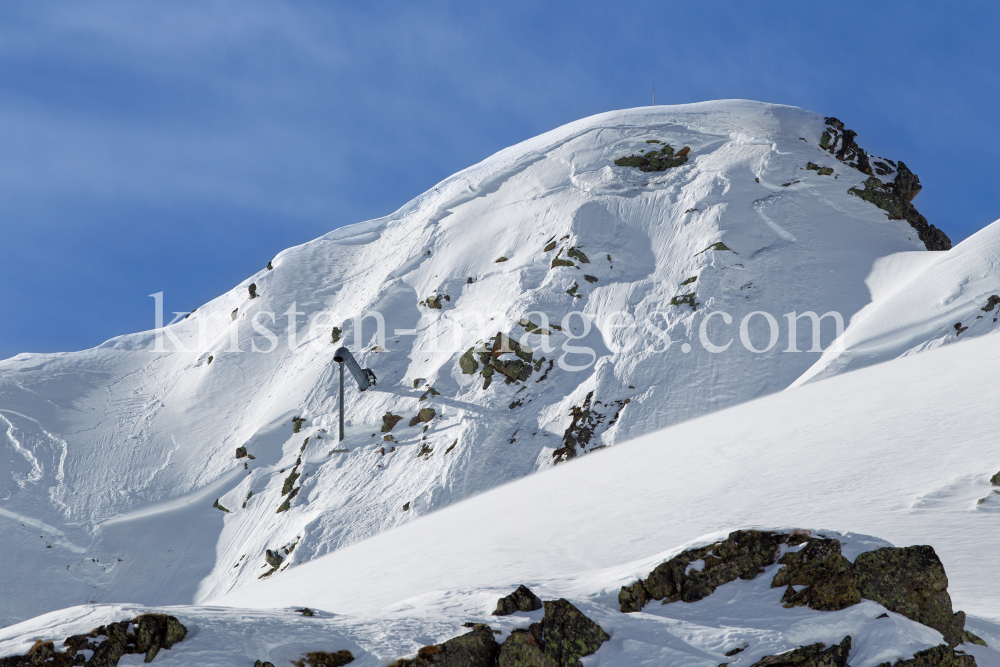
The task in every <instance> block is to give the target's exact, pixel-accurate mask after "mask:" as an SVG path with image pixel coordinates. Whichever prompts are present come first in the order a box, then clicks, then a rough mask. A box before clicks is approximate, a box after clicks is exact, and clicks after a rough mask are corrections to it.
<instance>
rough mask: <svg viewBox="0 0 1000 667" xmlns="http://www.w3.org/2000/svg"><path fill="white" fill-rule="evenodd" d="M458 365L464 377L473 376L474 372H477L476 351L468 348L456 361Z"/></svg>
mask: <svg viewBox="0 0 1000 667" xmlns="http://www.w3.org/2000/svg"><path fill="white" fill-rule="evenodd" d="M458 365H459V367H460V368H461V369H462V373H464V374H465V375H475V374H476V371H478V370H479V362H478V361H476V350H475V348H473V347H470V348H469V349H468V350H466V351H465V354H463V355H462V356H461V357H459V359H458Z"/></svg>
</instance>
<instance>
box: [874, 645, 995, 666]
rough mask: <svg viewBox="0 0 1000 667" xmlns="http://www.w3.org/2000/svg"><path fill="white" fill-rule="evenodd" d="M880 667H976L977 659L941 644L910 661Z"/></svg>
mask: <svg viewBox="0 0 1000 667" xmlns="http://www.w3.org/2000/svg"><path fill="white" fill-rule="evenodd" d="M878 667H976V659H975V658H973V657H972V656H971V655H966V654H964V653H957V652H956V651H955V649H953V648H951V647H950V646H945V645H944V644H940V645H938V646H935V647H933V648H929V649H926V650H924V651H917V652H916V653H914V654H913V657H912V658H910V659H909V660H897V661H896V662H895V663H888V662H883V663H882V664H880V665H878Z"/></svg>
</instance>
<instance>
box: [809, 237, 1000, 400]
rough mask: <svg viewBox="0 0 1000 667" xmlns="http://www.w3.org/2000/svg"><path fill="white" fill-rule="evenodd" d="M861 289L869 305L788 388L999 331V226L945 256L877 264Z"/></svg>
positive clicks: (920, 255)
mask: <svg viewBox="0 0 1000 667" xmlns="http://www.w3.org/2000/svg"><path fill="white" fill-rule="evenodd" d="M866 282H867V283H868V286H869V289H871V291H872V302H871V303H870V304H868V305H867V306H865V307H864V308H862V309H861V311H860V312H858V313H857V314H856V315H855V316H854V317H853V318H852V319H851V323H850V326H848V327H847V330H846V331H845V332H844V336H843V338H842V340H839V341H838V342H837V344H836V345H832V346H830V347H829V348H828V349H827V350H826V351H825V352H824V354H823V356H822V357H821V358H820V359H819V361H817V362H816V363H815V364H814V365H813V367H812V368H810V369H809V370H808V371H807V372H806V373H804V374H803V376H802V377H801V378H799V379H798V380H796V383H795V384H802V383H804V382H809V381H812V380H818V379H822V378H826V377H830V376H832V375H836V374H838V373H845V372H847V371H851V370H855V369H858V368H863V367H865V366H869V365H871V364H875V363H880V362H883V361H887V360H889V359H894V358H896V357H900V356H905V355H910V354H917V353H919V352H923V351H926V350H930V349H934V348H936V347H940V346H941V345H948V344H951V343H955V342H958V341H960V340H967V339H969V338H975V337H978V336H984V335H987V334H992V333H996V332H997V331H1000V322H998V318H1000V222H994V223H993V224H992V225H990V226H988V227H986V228H985V229H982V230H980V231H979V232H977V233H976V234H973V235H972V236H970V237H969V238H968V239H966V240H965V241H963V242H962V243H960V244H958V245H957V246H955V247H954V248H953V249H951V250H950V251H948V252H946V253H927V252H923V253H913V252H910V253H900V254H897V255H890V256H888V257H884V258H882V259H880V260H878V261H877V262H876V263H875V266H874V268H873V271H872V273H871V275H869V277H868V279H867V281H866ZM990 297H993V300H992V301H991V299H990Z"/></svg>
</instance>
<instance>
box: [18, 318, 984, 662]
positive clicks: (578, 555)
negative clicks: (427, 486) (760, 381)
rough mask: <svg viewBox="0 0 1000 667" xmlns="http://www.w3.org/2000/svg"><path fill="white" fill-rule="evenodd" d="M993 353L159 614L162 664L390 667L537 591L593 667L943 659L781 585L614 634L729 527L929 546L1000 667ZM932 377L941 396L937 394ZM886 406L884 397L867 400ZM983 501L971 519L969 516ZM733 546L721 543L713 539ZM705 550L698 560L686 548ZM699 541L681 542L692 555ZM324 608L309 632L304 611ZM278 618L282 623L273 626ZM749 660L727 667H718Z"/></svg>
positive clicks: (789, 405) (815, 391) (724, 596)
mask: <svg viewBox="0 0 1000 667" xmlns="http://www.w3.org/2000/svg"><path fill="white" fill-rule="evenodd" d="M998 362H1000V338H996V337H986V338H981V339H978V340H974V341H970V342H968V343H964V344H962V345H955V346H948V347H945V348H943V349H940V350H936V351H932V352H929V353H928V354H923V355H919V356H914V357H909V358H905V359H899V360H895V361H891V362H889V363H886V364H881V365H878V366H875V367H872V368H867V369H863V370H860V371H858V372H856V373H850V374H846V375H844V376H840V377H835V378H832V379H830V380H827V381H825V382H821V383H816V384H810V385H808V386H806V387H800V388H796V389H793V390H790V391H787V392H782V393H779V394H776V395H772V396H768V397H766V398H762V399H759V400H756V401H753V402H750V403H746V404H744V405H740V406H736V407H733V408H730V409H727V410H725V411H722V412H719V413H716V414H713V415H709V416H706V417H702V418H699V419H695V420H692V421H689V422H686V423H684V424H680V425H677V426H674V427H671V428H668V429H666V430H662V431H658V432H656V433H652V434H649V435H646V436H643V437H641V438H639V439H636V440H634V441H632V442H628V443H624V444H622V445H621V446H618V447H615V448H611V449H608V450H604V451H600V452H595V453H594V454H592V455H589V456H587V457H584V458H582V459H580V460H577V461H574V462H572V463H569V464H567V465H565V466H559V467H557V468H555V469H552V470H547V471H544V472H541V473H539V474H537V475H532V476H530V477H527V478H524V479H520V480H517V481H515V482H512V483H510V484H507V485H504V486H502V487H500V488H496V489H493V490H491V491H488V492H486V493H483V494H480V495H478V496H476V497H474V498H471V499H468V500H465V501H463V502H461V503H457V504H455V505H452V506H450V507H448V508H445V509H443V510H441V511H439V512H435V513H433V514H430V515H428V516H423V517H421V518H420V519H418V520H416V521H412V522H410V523H408V524H406V525H404V526H399V527H397V528H394V529H392V530H389V531H386V532H383V533H382V534H380V535H378V536H376V537H373V538H371V539H369V540H366V541H364V542H361V543H358V544H354V545H351V546H348V547H346V548H343V549H340V550H338V551H336V552H334V553H332V554H330V555H327V556H325V557H322V558H318V559H316V560H314V561H312V562H310V563H305V564H301V565H298V566H296V567H293V568H291V569H290V570H288V571H287V572H286V573H285V574H284V575H283V576H282V577H281V578H277V579H270V580H267V581H264V582H260V583H255V584H252V585H250V586H247V587H244V588H242V589H240V590H238V591H234V592H232V593H230V594H228V595H226V596H224V597H222V598H219V599H215V600H211V601H209V603H210V604H213V605H227V606H229V605H232V607H228V608H227V607H220V606H201V607H173V608H166V609H161V610H160V611H164V612H166V613H170V614H174V615H176V616H177V617H178V618H179V619H180V620H181V621H182V622H183V623H185V624H186V625H187V626H188V627H189V629H193V630H194V631H195V632H194V634H193V635H192V636H190V637H189V638H188V639H185V640H184V642H182V643H180V644H177V645H175V646H174V648H173V649H172V650H171V651H166V652H161V653H160V655H158V656H157V658H156V661H157V664H159V663H160V662H161V661H162V663H163V665H165V666H167V667H169V665H172V664H178V665H182V664H184V665H187V664H199V665H219V666H220V667H221V666H225V667H229V666H232V667H238V666H239V665H246V664H250V663H251V661H253V660H256V659H263V660H267V659H270V660H272V661H273V662H274V663H275V664H282V663H283V662H284V661H287V660H289V659H293V658H295V657H296V656H298V655H299V654H300V653H302V652H305V651H311V650H331V651H332V650H340V649H344V648H346V649H348V650H351V651H352V653H354V655H355V656H356V657H357V658H358V664H360V665H378V664H384V660H386V659H394V658H396V657H400V656H402V655H405V654H411V653H413V652H414V651H416V650H417V648H418V647H420V646H422V645H424V644H430V643H435V642H440V641H443V640H446V639H448V638H451V637H453V636H456V635H458V634H461V633H463V632H465V631H466V630H465V628H463V627H462V624H463V623H465V622H469V621H482V622H486V623H489V624H490V625H491V627H493V628H494V629H499V630H502V631H503V634H501V635H499V636H498V637H497V639H498V640H500V641H502V640H503V639H504V638H505V637H506V635H507V634H508V633H509V632H510V630H511V629H513V628H516V627H525V626H526V625H527V624H528V623H529V622H532V621H537V620H538V618H539V616H540V612H532V613H530V614H520V613H519V614H515V615H514V616H510V617H503V618H498V617H494V616H490V612H491V611H492V610H493V608H494V606H495V604H496V600H497V598H498V597H500V596H502V595H505V594H507V593H508V592H510V590H512V589H513V588H514V587H515V586H517V585H518V584H521V583H524V584H527V585H528V586H529V587H530V588H532V590H533V591H534V592H536V593H537V594H539V595H540V596H541V597H543V598H544V599H552V598H556V597H560V596H562V597H566V598H567V599H569V600H570V601H572V602H573V603H574V604H575V605H577V606H578V607H579V608H580V609H581V610H582V611H583V612H584V613H585V614H587V615H588V616H589V617H590V618H592V619H594V620H595V621H596V622H597V623H599V624H600V625H601V626H602V627H603V628H604V629H605V630H607V631H608V632H609V633H610V635H611V639H610V640H609V641H608V642H607V643H606V644H604V645H603V646H602V647H601V648H600V650H598V651H597V653H596V654H595V655H594V656H592V657H590V658H587V659H585V660H584V664H586V665H588V666H589V667H595V666H598V665H600V666H603V667H607V666H612V665H613V666H631V665H647V664H648V665H660V664H672V665H673V664H678V665H691V666H692V667H693V666H698V667H715V666H716V665H718V664H720V663H722V662H729V663H731V665H733V667H740V666H743V667H746V666H748V665H752V664H753V663H754V662H756V661H757V660H759V659H760V658H761V657H762V656H764V655H771V654H775V653H779V652H782V651H785V650H788V649H791V648H794V647H797V646H800V645H805V644H810V643H813V642H817V641H822V642H825V643H827V644H831V643H834V642H840V640H841V639H843V637H844V636H846V635H850V636H851V637H852V649H851V654H850V657H849V660H848V664H850V665H851V666H852V667H875V665H878V664H881V663H883V662H890V663H891V662H895V660H896V659H897V658H909V657H910V656H912V655H913V653H914V652H916V651H920V650H923V649H925V648H928V647H930V646H934V645H937V644H939V643H941V635H940V634H939V633H938V632H937V631H935V630H932V629H930V628H928V627H926V626H922V625H919V624H917V623H914V622H912V621H909V620H907V619H906V618H904V617H902V616H900V615H898V614H894V613H889V614H888V617H887V618H882V619H880V618H878V617H879V616H880V615H881V614H883V613H884V612H885V609H884V608H883V607H881V606H880V605H878V604H876V603H874V602H871V601H867V600H865V601H862V602H861V603H860V604H858V605H855V606H852V607H848V608H846V609H844V610H841V611H836V612H826V611H815V610H812V609H808V608H804V607H796V608H792V609H785V608H783V607H782V606H781V602H780V600H781V595H782V593H783V589H782V588H771V587H770V582H771V580H772V578H773V576H774V573H775V571H776V570H777V568H778V566H776V565H775V566H770V567H769V568H767V569H766V571H765V572H764V573H763V574H761V575H759V576H758V577H756V578H755V579H753V580H751V581H740V580H737V581H734V582H732V583H729V584H724V585H723V586H720V587H719V588H718V589H717V590H716V591H715V592H714V593H712V594H711V595H709V596H708V597H706V598H704V599H703V600H700V601H698V602H695V603H684V602H675V603H672V604H668V605H660V604H657V603H652V604H649V605H647V606H646V607H645V608H644V609H643V611H642V612H641V613H633V614H623V613H621V612H620V611H619V609H618V602H617V592H618V588H619V587H620V586H621V585H623V584H629V583H632V582H633V581H635V579H636V578H637V577H640V576H643V577H644V576H646V575H647V574H648V572H649V571H650V570H651V569H652V568H653V567H655V566H656V565H657V564H659V563H660V562H662V561H664V560H666V559H668V558H670V557H672V556H673V555H675V554H677V553H678V552H679V551H681V550H683V549H687V548H691V547H694V546H697V545H701V544H707V543H711V542H713V541H715V540H716V539H719V538H721V537H723V536H724V535H725V533H726V532H728V530H729V529H730V528H740V527H749V526H760V527H767V526H769V525H785V526H788V525H792V526H805V525H812V526H824V525H825V526H828V527H829V528H830V529H829V530H817V531H814V532H815V533H816V534H819V535H825V536H828V537H834V538H836V539H839V540H841V542H842V543H843V544H844V555H845V556H846V557H847V558H848V559H849V560H852V561H853V560H854V559H855V558H856V557H857V556H858V554H860V553H862V552H864V551H868V550H871V549H875V548H878V547H880V546H886V544H887V543H886V542H885V541H884V540H880V539H877V538H871V537H867V536H865V535H863V534H858V533H838V532H837V529H838V528H839V529H841V530H844V529H846V528H850V529H852V530H858V531H864V532H871V533H874V534H878V535H881V536H884V537H886V538H888V539H889V541H890V542H892V543H894V544H895V545H897V546H906V545H910V544H931V545H933V546H934V548H935V549H936V550H937V553H938V554H939V555H940V557H941V560H942V561H943V563H944V566H945V569H946V571H947V573H948V578H949V591H950V593H951V596H952V599H953V601H954V605H955V608H956V609H964V610H965V611H966V612H968V613H969V614H970V617H969V619H968V621H967V626H966V627H967V628H968V629H970V630H971V631H973V632H974V633H976V634H978V635H979V636H981V637H982V638H984V639H985V640H986V642H987V643H988V644H989V647H982V646H974V645H970V644H963V645H962V646H961V647H960V648H961V649H962V650H964V651H966V652H968V653H971V654H972V655H974V656H975V658H976V660H977V664H978V665H979V667H995V666H997V665H1000V652H998V651H997V649H996V647H997V646H1000V624H998V621H1000V613H998V609H1000V604H998V603H1000V581H998V579H997V577H996V563H995V560H996V559H995V554H996V553H997V549H998V548H1000V530H998V529H1000V500H997V501H996V502H994V501H993V498H997V499H1000V495H996V494H994V493H992V492H991V489H990V485H989V482H988V477H989V474H990V473H992V472H993V471H996V470H997V469H1000V447H998V445H997V440H996V436H995V420H991V419H989V418H982V419H975V418H969V416H970V415H992V413H993V410H994V408H995V406H996V405H997V402H998V400H1000V388H998V386H997V383H996V382H995V371H994V369H995V367H996V364H997V363H998ZM929 377H930V378H933V382H928V381H927V378H929ZM872 386H878V387H879V388H880V391H879V392H871V391H870V388H871V387H872ZM984 496H988V499H987V501H986V502H984V503H982V504H978V505H977V504H976V500H977V499H978V498H981V497H984ZM720 528H722V530H719V529H720ZM703 533H708V534H706V535H703V536H702V537H699V538H696V539H693V540H692V536H697V535H700V534H703ZM685 542H686V543H685ZM301 605H308V606H309V607H311V608H314V609H319V610H323V611H321V612H319V613H318V614H317V616H315V617H313V618H303V617H302V616H300V615H298V614H296V613H294V611H293V608H295V607H300V606H301ZM282 607H285V609H281V608H282ZM141 611H145V609H139V608H135V607H131V606H130V607H122V606H116V605H111V606H87V607H78V608H73V609H67V610H64V611H59V612H54V613H52V614H49V615H46V616H43V617H40V618H36V619H32V620H30V621H27V622H24V623H22V624H20V625H18V626H15V627H11V628H7V629H5V630H0V655H7V654H13V653H16V652H23V651H24V650H25V649H26V648H27V647H29V646H30V645H31V643H32V642H33V641H34V639H35V638H36V637H41V638H43V639H61V638H64V637H66V636H68V635H70V634H73V633H78V632H82V631H86V630H89V629H91V628H93V627H95V626H96V625H99V624H103V623H106V622H108V621H110V620H121V619H124V618H130V617H132V616H134V615H135V614H137V613H139V612H141ZM741 646H743V647H746V648H745V650H744V651H743V652H742V653H740V654H738V655H736V656H726V655H725V653H726V652H729V651H731V650H733V649H734V648H739V647H741ZM135 664H138V663H135Z"/></svg>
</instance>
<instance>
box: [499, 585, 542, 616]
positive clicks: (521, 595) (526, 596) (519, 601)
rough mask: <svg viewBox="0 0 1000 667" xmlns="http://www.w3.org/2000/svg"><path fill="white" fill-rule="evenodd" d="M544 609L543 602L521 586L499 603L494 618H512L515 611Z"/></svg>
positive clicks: (525, 587)
mask: <svg viewBox="0 0 1000 667" xmlns="http://www.w3.org/2000/svg"><path fill="white" fill-rule="evenodd" d="M541 608H542V600H541V599H540V598H539V597H538V596H537V595H535V594H534V593H532V592H531V591H530V590H529V589H528V587H527V586H525V585H524V584H521V585H520V586H518V587H517V590H516V591H514V592H513V593H511V594H510V595H508V596H507V597H502V598H500V599H499V600H498V601H497V608H496V611H494V612H493V615H494V616H510V615H511V614H513V613H514V612H515V611H535V610H536V609H541Z"/></svg>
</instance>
